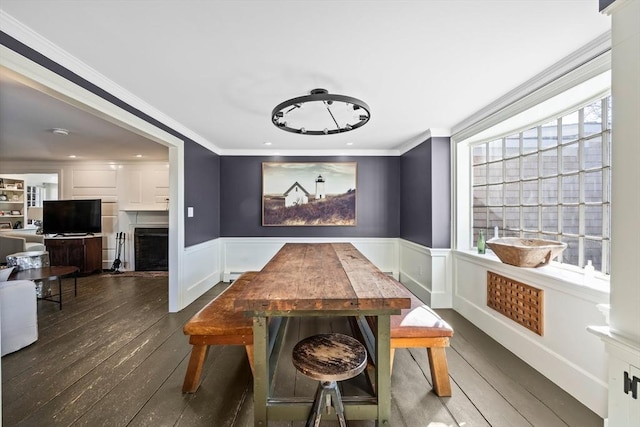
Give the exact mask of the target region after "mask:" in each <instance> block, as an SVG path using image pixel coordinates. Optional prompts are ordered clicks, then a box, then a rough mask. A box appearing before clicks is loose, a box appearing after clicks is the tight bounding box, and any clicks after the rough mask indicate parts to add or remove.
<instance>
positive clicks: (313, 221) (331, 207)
mask: <svg viewBox="0 0 640 427" xmlns="http://www.w3.org/2000/svg"><path fill="white" fill-rule="evenodd" d="M356 181H357V163H355V162H331V163H329V162H318V163H312V162H299V163H296V162H286V163H285V162H282V163H278V162H264V163H262V225H263V226H321V225H333V226H336V225H344V226H354V225H356Z"/></svg>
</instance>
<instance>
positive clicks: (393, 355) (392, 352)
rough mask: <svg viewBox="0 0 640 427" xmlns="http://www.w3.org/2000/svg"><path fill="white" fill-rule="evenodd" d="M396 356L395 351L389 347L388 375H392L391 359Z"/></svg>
mask: <svg viewBox="0 0 640 427" xmlns="http://www.w3.org/2000/svg"><path fill="white" fill-rule="evenodd" d="M395 356H396V349H395V348H393V347H391V352H390V353H389V374H393V358H394V357H395Z"/></svg>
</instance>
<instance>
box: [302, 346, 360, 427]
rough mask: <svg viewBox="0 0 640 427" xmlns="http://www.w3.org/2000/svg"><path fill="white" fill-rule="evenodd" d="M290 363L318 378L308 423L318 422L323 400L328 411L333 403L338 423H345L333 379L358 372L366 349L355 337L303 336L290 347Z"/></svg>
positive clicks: (350, 376)
mask: <svg viewBox="0 0 640 427" xmlns="http://www.w3.org/2000/svg"><path fill="white" fill-rule="evenodd" d="M293 365H294V366H295V367H296V369H297V370H298V371H300V372H301V373H302V374H304V375H306V376H307V377H309V378H312V379H314V380H318V381H320V383H319V384H318V390H317V391H316V397H315V401H314V402H313V408H312V409H311V412H310V413H309V418H308V419H307V427H310V426H314V427H317V426H318V425H320V417H321V416H322V415H321V412H322V404H323V402H324V404H325V406H326V410H327V413H329V410H330V408H331V406H333V407H334V409H335V411H336V415H337V417H338V421H339V422H340V426H342V427H346V425H347V423H346V421H345V418H344V406H343V405H342V397H341V396H340V390H339V389H338V385H337V383H336V381H343V380H348V379H350V378H353V377H355V376H357V375H359V374H360V373H361V372H362V371H363V370H364V368H365V367H366V366H367V350H366V349H365V348H364V346H363V345H362V344H360V342H359V341H358V340H356V339H355V338H352V337H350V336H348V335H343V334H321V335H314V336H311V337H309V338H305V339H303V340H302V341H300V342H299V343H297V344H296V345H295V347H294V348H293Z"/></svg>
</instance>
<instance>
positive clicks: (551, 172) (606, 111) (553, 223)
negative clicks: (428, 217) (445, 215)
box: [471, 97, 611, 273]
mask: <svg viewBox="0 0 640 427" xmlns="http://www.w3.org/2000/svg"><path fill="white" fill-rule="evenodd" d="M610 153H611V98H610V97H606V98H603V99H598V100H596V101H594V102H592V103H590V104H588V105H586V106H584V107H582V108H580V109H578V110H576V111H572V112H570V113H568V114H566V115H563V116H561V117H558V118H557V119H554V120H551V121H548V122H546V123H543V124H540V125H538V126H533V127H529V128H528V129H525V130H522V131H521V132H518V133H514V134H512V135H509V136H506V137H504V138H500V139H496V140H492V141H489V142H484V143H481V144H478V145H474V146H473V147H472V149H471V156H472V158H471V165H472V187H473V191H472V193H473V202H472V209H473V211H472V215H473V219H472V224H473V231H474V233H473V234H474V241H476V239H477V235H478V233H479V231H480V230H481V229H482V230H485V234H488V235H489V236H491V235H492V234H493V229H494V227H495V226H498V228H499V229H500V235H501V236H515V237H523V238H543V239H553V240H560V241H563V242H565V243H567V245H568V246H567V249H566V250H565V251H564V252H563V254H562V259H559V261H561V262H563V263H566V264H570V265H575V266H579V267H583V266H584V265H585V264H586V263H587V261H588V260H591V261H592V262H593V265H594V267H595V268H596V269H597V270H599V271H602V272H604V273H608V272H609V271H610V255H611V249H610V248H611V245H610V229H611V227H610V225H611V222H610V221H611V220H610V218H611V215H610V214H611V163H610Z"/></svg>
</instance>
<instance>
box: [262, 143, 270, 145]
mask: <svg viewBox="0 0 640 427" xmlns="http://www.w3.org/2000/svg"><path fill="white" fill-rule="evenodd" d="M263 144H264V145H271V143H270V142H263Z"/></svg>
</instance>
